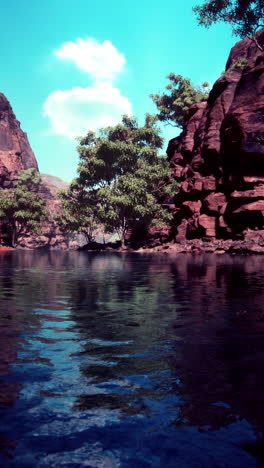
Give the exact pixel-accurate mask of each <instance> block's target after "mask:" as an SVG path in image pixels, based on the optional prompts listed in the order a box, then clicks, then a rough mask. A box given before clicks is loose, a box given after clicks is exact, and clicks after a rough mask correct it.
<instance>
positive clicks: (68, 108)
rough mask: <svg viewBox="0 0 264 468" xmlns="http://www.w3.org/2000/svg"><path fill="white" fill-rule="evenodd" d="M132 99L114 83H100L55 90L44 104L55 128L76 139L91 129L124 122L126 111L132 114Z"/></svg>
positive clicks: (62, 133) (61, 133) (57, 131)
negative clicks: (122, 119)
mask: <svg viewBox="0 0 264 468" xmlns="http://www.w3.org/2000/svg"><path fill="white" fill-rule="evenodd" d="M131 113H132V106H131V103H130V102H129V100H128V98H126V97H124V96H122V95H121V94H120V91H119V89H117V88H114V87H113V86H112V84H111V83H96V84H95V85H94V86H93V87H89V88H80V87H77V88H73V89H71V90H69V91H55V92H54V93H52V94H50V95H49V96H48V98H47V99H46V101H45V103H44V114H45V115H46V116H47V117H48V118H49V119H50V123H51V130H52V132H53V133H56V134H58V135H63V136H66V137H68V138H70V139H74V138H75V137H76V136H80V135H84V134H85V133H86V132H87V131H88V130H96V129H98V128H101V127H106V126H108V125H115V124H117V123H118V122H120V119H121V116H122V114H131Z"/></svg>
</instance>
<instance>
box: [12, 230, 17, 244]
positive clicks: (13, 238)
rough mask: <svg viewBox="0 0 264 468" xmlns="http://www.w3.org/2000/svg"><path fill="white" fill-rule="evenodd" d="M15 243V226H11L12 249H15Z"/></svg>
mask: <svg viewBox="0 0 264 468" xmlns="http://www.w3.org/2000/svg"><path fill="white" fill-rule="evenodd" d="M16 243H17V230H16V226H13V231H12V247H16Z"/></svg>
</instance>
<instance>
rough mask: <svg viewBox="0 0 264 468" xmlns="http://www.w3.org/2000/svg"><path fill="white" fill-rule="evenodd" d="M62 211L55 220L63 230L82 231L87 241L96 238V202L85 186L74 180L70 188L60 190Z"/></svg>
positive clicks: (76, 232)
mask: <svg viewBox="0 0 264 468" xmlns="http://www.w3.org/2000/svg"><path fill="white" fill-rule="evenodd" d="M59 197H60V199H61V213H60V214H59V215H56V216H55V218H54V219H55V221H56V222H57V224H58V225H59V227H60V228H61V230H62V231H66V232H72V233H75V234H78V233H81V234H83V235H84V237H85V239H86V241H87V242H92V241H93V240H94V231H95V230H96V228H97V222H96V216H95V209H94V203H93V201H92V199H91V197H89V193H88V192H87V191H86V189H85V187H84V186H83V185H82V184H80V183H78V181H77V179H76V180H74V181H73V182H72V183H71V185H70V188H69V189H68V190H61V191H60V192H59Z"/></svg>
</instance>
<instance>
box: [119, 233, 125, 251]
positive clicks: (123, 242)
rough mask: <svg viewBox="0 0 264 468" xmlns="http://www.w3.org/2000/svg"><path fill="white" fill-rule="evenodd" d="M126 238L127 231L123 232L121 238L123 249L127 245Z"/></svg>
mask: <svg viewBox="0 0 264 468" xmlns="http://www.w3.org/2000/svg"><path fill="white" fill-rule="evenodd" d="M125 236H126V231H123V232H122V233H121V236H120V241H121V249H124V248H125V246H126V244H125Z"/></svg>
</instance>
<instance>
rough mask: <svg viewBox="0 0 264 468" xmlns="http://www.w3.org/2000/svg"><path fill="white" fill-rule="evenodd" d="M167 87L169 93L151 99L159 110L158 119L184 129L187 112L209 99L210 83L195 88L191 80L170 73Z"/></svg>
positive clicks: (152, 96)
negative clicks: (193, 106)
mask: <svg viewBox="0 0 264 468" xmlns="http://www.w3.org/2000/svg"><path fill="white" fill-rule="evenodd" d="M167 78H168V79H169V81H170V83H169V84H168V85H167V86H166V90H168V93H163V94H151V95H150V97H151V99H152V100H153V102H154V103H155V104H156V106H157V108H158V111H159V112H158V114H157V117H158V119H159V120H160V121H161V122H165V124H170V125H173V126H175V127H179V128H183V127H184V124H185V123H186V112H187V110H188V109H189V108H190V107H191V106H192V105H193V104H196V103H198V102H201V101H206V100H207V98H208V90H209V83H207V82H204V83H203V84H202V85H200V86H193V85H192V84H191V80H189V78H184V77H183V76H181V75H175V73H170V74H169V75H168V76H167Z"/></svg>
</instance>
